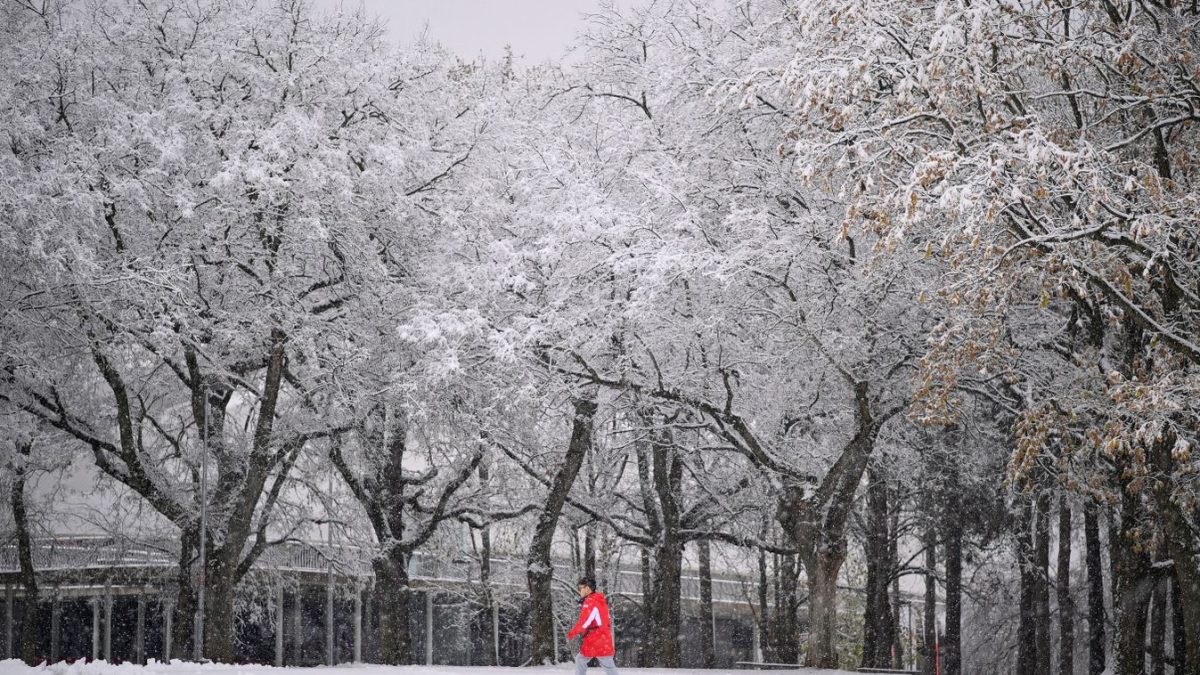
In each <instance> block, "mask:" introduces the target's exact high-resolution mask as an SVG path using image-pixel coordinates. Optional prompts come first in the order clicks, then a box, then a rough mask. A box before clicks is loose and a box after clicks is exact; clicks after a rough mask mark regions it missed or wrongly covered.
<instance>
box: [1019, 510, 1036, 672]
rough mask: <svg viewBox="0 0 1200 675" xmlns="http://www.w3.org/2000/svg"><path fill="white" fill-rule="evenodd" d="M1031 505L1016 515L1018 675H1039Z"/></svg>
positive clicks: (1033, 515)
mask: <svg viewBox="0 0 1200 675" xmlns="http://www.w3.org/2000/svg"><path fill="white" fill-rule="evenodd" d="M1035 513H1036V511H1035V509H1034V505H1033V503H1032V502H1025V501H1022V502H1020V508H1019V509H1018V515H1017V519H1018V521H1017V528H1018V529H1017V559H1018V566H1019V571H1020V583H1021V591H1020V592H1021V599H1020V605H1019V606H1018V622H1019V624H1018V627H1017V672H1018V673H1020V674H1021V675H1035V673H1037V622H1036V618H1035V607H1034V606H1035V597H1036V594H1037V591H1036V587H1037V581H1036V579H1035V578H1034V577H1035V576H1036V574H1037V572H1036V565H1035V563H1034V545H1033V540H1034V534H1033V532H1034V517H1035Z"/></svg>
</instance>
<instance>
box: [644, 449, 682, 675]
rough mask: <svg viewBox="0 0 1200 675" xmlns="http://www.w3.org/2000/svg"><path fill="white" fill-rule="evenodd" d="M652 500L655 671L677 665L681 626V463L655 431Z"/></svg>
mask: <svg viewBox="0 0 1200 675" xmlns="http://www.w3.org/2000/svg"><path fill="white" fill-rule="evenodd" d="M652 451H653V459H654V497H655V498H656V500H657V506H658V514H659V516H660V522H659V528H658V530H659V532H658V539H657V541H656V542H655V547H654V558H655V560H654V562H655V565H654V578H655V588H656V591H655V597H654V600H655V603H654V606H653V612H652V615H653V617H654V627H653V631H654V648H653V649H652V650H651V653H652V655H653V656H654V657H655V661H654V663H653V664H652V665H654V666H657V667H659V668H678V667H679V666H680V653H679V629H680V624H681V616H680V612H681V607H680V594H681V590H682V589H681V587H680V583H681V582H680V577H681V574H682V572H683V540H682V538H681V536H680V534H681V533H680V530H681V525H680V516H681V509H680V501H681V494H680V493H681V491H682V482H683V463H682V462H681V461H679V457H678V455H677V449H676V447H675V445H674V442H673V441H672V439H671V438H670V435H669V434H668V433H666V432H656V433H655V434H654V442H653V448H652Z"/></svg>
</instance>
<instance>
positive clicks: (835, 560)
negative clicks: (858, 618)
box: [806, 541, 846, 668]
mask: <svg viewBox="0 0 1200 675" xmlns="http://www.w3.org/2000/svg"><path fill="white" fill-rule="evenodd" d="M845 559H846V548H845V542H844V541H843V542H841V544H840V545H839V543H838V542H832V543H830V544H827V545H826V546H823V547H822V549H821V550H819V551H818V552H817V554H816V555H815V556H814V557H813V558H812V559H811V561H810V563H809V564H808V565H807V566H806V571H807V572H808V607H809V612H808V636H809V637H808V664H809V665H810V666H813V667H815V668H837V666H838V653H837V579H838V573H839V572H840V571H841V569H842V562H844V561H845Z"/></svg>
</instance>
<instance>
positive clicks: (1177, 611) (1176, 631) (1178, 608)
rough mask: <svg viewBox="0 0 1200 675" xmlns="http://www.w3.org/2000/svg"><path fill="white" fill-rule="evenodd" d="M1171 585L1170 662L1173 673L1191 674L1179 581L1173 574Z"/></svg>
mask: <svg viewBox="0 0 1200 675" xmlns="http://www.w3.org/2000/svg"><path fill="white" fill-rule="evenodd" d="M1170 582H1171V583H1170V585H1171V662H1172V664H1173V666H1174V670H1173V671H1172V672H1174V673H1188V674H1189V675H1191V674H1192V673H1193V671H1189V670H1188V668H1189V666H1190V663H1189V661H1188V657H1187V631H1186V629H1185V628H1184V627H1185V626H1186V622H1185V621H1184V620H1183V598H1181V597H1180V594H1179V582H1178V581H1176V580H1175V578H1174V576H1172V577H1171V580H1170Z"/></svg>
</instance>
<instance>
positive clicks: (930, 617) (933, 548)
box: [921, 525, 937, 675]
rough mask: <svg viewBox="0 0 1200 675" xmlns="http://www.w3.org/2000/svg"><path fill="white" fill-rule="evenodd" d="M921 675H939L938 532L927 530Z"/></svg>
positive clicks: (928, 528)
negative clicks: (937, 670)
mask: <svg viewBox="0 0 1200 675" xmlns="http://www.w3.org/2000/svg"><path fill="white" fill-rule="evenodd" d="M924 633H925V639H924V645H923V649H922V651H923V652H924V654H923V658H922V659H921V675H937V673H936V669H937V532H935V531H934V529H933V527H932V525H930V526H927V527H926V529H925V625H924Z"/></svg>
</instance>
